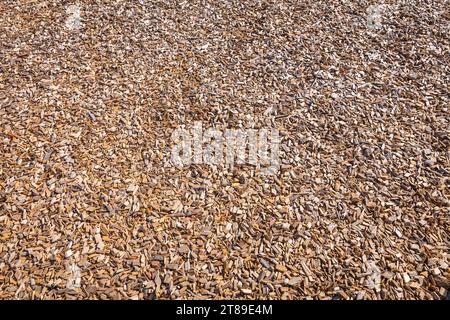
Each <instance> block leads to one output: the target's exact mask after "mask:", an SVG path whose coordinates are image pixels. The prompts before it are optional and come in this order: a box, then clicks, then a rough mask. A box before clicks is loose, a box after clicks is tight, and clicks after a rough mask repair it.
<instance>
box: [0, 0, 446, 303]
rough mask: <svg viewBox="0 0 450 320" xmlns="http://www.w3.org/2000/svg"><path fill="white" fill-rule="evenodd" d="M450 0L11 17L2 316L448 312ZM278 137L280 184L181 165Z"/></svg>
mask: <svg viewBox="0 0 450 320" xmlns="http://www.w3.org/2000/svg"><path fill="white" fill-rule="evenodd" d="M449 22H450V13H449V6H448V2H447V1H443V0H442V1H385V2H384V4H383V5H378V4H377V3H375V2H372V1H322V0H320V1H317V0H315V1H312V0H311V1H308V0H305V1H298V0H295V1H294V0H293V1H281V0H278V1H254V0H252V1H224V0H215V1H184V2H180V1H147V0H141V1H131V0H122V1H120V0H114V1H112V0H111V1H107V0H103V1H100V0H96V1H94V0H92V1H88V0H86V1H79V2H69V1H45V0H27V1H25V0H21V1H19V0H2V1H1V5H0V141H1V143H0V298H8V299H155V298H156V299H176V298H186V299H190V298H196V299H220V298H233V299H246V298H260V299H292V298H293V299H299V298H307V299H310V298H312V299H443V298H445V297H446V296H447V294H448V293H447V292H448V291H447V290H448V289H450V288H449V286H450V269H449V248H450V239H449V236H450V229H449V228H450V223H449V214H450V212H449V211H450V209H449V208H450V199H449V196H450V152H449V146H450V139H449V133H450V129H449V128H450V126H449V122H450V112H449V109H448V108H449V77H450V76H449V75H450V68H449V66H450V63H449V62H450V61H449V60H450V58H449V52H450V50H449V48H450V47H449V45H450V41H449V31H450V24H449ZM194 121H202V123H203V126H204V127H215V128H217V129H219V130H224V129H226V128H261V127H274V128H276V129H278V130H279V132H280V135H281V139H282V141H281V145H280V156H281V163H282V165H281V169H280V171H279V172H278V174H277V175H273V176H261V175H258V174H257V173H255V168H253V167H252V166H246V165H242V166H236V167H235V168H234V169H233V170H230V169H227V168H220V167H212V166H208V165H199V164H197V165H192V166H187V167H184V168H176V167H174V166H171V165H170V150H171V143H172V141H171V133H172V131H173V130H174V129H176V128H179V127H181V126H183V125H184V126H185V127H186V128H189V127H191V126H192V125H193V123H194Z"/></svg>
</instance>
